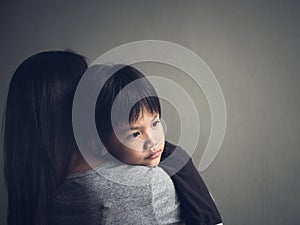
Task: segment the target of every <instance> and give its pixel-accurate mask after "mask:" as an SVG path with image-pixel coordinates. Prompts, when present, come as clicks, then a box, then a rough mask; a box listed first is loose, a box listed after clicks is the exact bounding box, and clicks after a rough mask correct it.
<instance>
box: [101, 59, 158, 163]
mask: <svg viewBox="0 0 300 225" xmlns="http://www.w3.org/2000/svg"><path fill="white" fill-rule="evenodd" d="M116 68H117V69H116ZM112 69H113V70H117V72H115V73H114V74H113V75H112V76H111V77H110V78H109V79H108V80H107V81H106V82H105V84H104V86H103V88H102V89H101V91H100V94H99V96H98V99H97V103H96V115H95V116H96V127H97V130H98V133H99V136H100V138H101V140H102V142H103V143H104V145H105V147H106V149H107V150H108V151H109V152H110V153H111V154H112V155H113V156H114V157H116V158H117V159H119V160H121V161H123V162H125V163H129V164H140V165H147V166H156V165H157V164H158V163H159V161H160V156H161V153H162V151H163V148H164V132H163V128H162V125H161V123H160V116H161V108H160V103H159V98H158V97H157V93H156V91H155V90H154V88H153V86H152V85H151V83H150V82H149V81H148V79H147V78H145V76H144V75H143V74H142V73H141V72H139V71H138V70H136V69H135V68H133V67H132V66H124V65H116V66H113V67H112Z"/></svg>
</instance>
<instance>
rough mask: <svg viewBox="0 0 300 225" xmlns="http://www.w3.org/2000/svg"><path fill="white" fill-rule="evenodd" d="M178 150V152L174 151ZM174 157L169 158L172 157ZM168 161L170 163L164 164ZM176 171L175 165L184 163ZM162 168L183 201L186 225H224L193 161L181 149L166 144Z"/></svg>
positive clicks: (183, 215) (183, 216)
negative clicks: (221, 224) (220, 224)
mask: <svg viewBox="0 0 300 225" xmlns="http://www.w3.org/2000/svg"><path fill="white" fill-rule="evenodd" d="M175 149H176V151H174V150H175ZM171 155H172V157H169V156H171ZM165 159H168V160H169V162H168V163H164V161H165ZM183 161H184V164H182V165H183V167H182V168H181V169H179V171H176V168H174V165H178V163H179V164H180V163H182V162H183ZM160 166H161V167H162V168H163V169H164V170H165V171H166V172H167V173H168V174H169V175H170V176H171V179H172V181H173V183H174V186H175V189H176V192H177V195H178V197H179V199H180V201H181V206H180V207H181V215H182V218H183V220H184V221H185V223H186V225H190V224H191V225H215V224H219V223H222V219H221V216H220V213H219V212H218V209H217V207H216V205H215V203H214V201H213V199H212V197H211V195H210V193H209V191H208V189H207V187H206V185H205V183H204V181H203V180H202V178H201V176H200V174H199V172H198V170H197V169H196V168H195V166H194V164H193V162H192V159H191V158H190V157H189V155H188V154H187V153H186V152H185V151H184V150H183V149H182V148H180V147H177V146H175V145H172V144H170V143H169V142H166V143H165V148H164V152H163V155H162V159H161V163H160Z"/></svg>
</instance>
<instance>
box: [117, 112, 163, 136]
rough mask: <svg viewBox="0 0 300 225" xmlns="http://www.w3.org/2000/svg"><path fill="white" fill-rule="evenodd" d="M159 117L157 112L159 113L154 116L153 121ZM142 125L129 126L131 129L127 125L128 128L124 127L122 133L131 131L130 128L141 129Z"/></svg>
mask: <svg viewBox="0 0 300 225" xmlns="http://www.w3.org/2000/svg"><path fill="white" fill-rule="evenodd" d="M158 117H159V115H158V114H157V115H155V116H154V117H153V119H152V122H153V121H154V120H156V119H157V118H158ZM141 128H142V127H139V126H129V129H128V127H126V128H123V129H121V131H120V132H121V133H126V132H128V131H130V130H139V129H141Z"/></svg>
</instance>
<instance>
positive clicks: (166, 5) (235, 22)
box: [0, 0, 300, 225]
mask: <svg viewBox="0 0 300 225" xmlns="http://www.w3.org/2000/svg"><path fill="white" fill-rule="evenodd" d="M29 2H30V1H23V2H21V1H20V2H19V3H3V1H2V2H1V3H0V4H1V7H0V10H1V13H0V17H1V18H0V23H1V27H2V28H1V30H2V31H1V42H0V46H1V52H0V57H1V60H0V61H1V62H2V63H1V67H0V79H1V83H0V86H1V87H0V109H1V112H2V110H3V106H4V101H5V98H6V93H7V89H8V82H9V80H10V78H11V76H12V73H13V71H14V69H15V68H16V67H17V65H18V64H19V63H20V62H21V61H22V60H23V59H24V58H26V57H27V56H29V55H31V54H33V53H36V52H38V51H41V50H47V49H65V48H71V49H74V50H76V51H78V52H80V53H81V54H83V55H86V56H87V57H88V58H89V59H90V61H91V62H92V61H93V60H94V59H95V58H97V57H98V56H100V55H101V54H103V53H104V52H105V51H107V50H109V49H111V48H113V47H116V46H118V45H120V44H123V43H127V42H131V41H136V40H144V39H160V40H165V41H171V42H175V43H178V44H180V45H183V46H185V47H187V48H189V49H191V50H192V51H194V52H195V53H197V54H198V55H199V56H201V57H202V58H203V59H204V60H205V61H206V63H207V64H208V65H209V66H210V68H211V69H212V70H213V72H214V73H215V75H216V77H217V79H218V81H219V83H220V85H221V87H222V90H223V93H224V97H225V100H226V105H227V113H228V123H227V130H226V134H225V139H224V142H223V145H222V147H221V151H220V153H219V154H218V156H217V158H216V160H215V161H214V162H213V164H212V165H211V166H210V167H209V168H208V169H207V170H205V171H204V172H202V173H201V175H202V176H203V178H204V180H205V181H206V183H207V185H208V187H209V189H210V191H211V193H212V194H213V196H214V198H215V200H216V203H217V205H218V207H219V209H220V212H221V213H222V216H223V219H224V223H225V224H228V225H229V224H230V225H240V224H247V225H252V224H266V225H271V224H272V225H274V224H278V225H279V224H280V225H281V224H285V225H289V224H290V225H294V224H300V217H299V215H297V214H299V212H300V199H299V198H300V197H299V196H300V195H299V190H300V181H299V171H300V166H299V165H300V164H299V160H300V151H299V150H300V138H299V136H300V120H299V118H298V116H299V115H300V102H299V98H298V97H299V94H300V76H299V71H300V63H299V62H298V60H299V58H300V44H299V41H300V32H299V31H300V30H299V28H300V26H299V21H300V15H299V12H300V4H299V3H300V2H299V1H297V0H294V1H287V0H275V1H234V0H228V1H221V0H219V1H217V0H212V1H183V0H182V1H177V0H172V1H170V0H168V1H167V0H163V1H119V2H117V1H107V2H104V1H94V2H93V1H65V2H62V1H61V2H60V1H57V2H56V3H54V2H53V1H51V2H52V3H50V1H49V3H41V1H36V2H31V3H29ZM200 95H201V94H199V96H200ZM199 98H200V99H204V98H203V96H202V97H199ZM203 102H205V100H203ZM199 105H200V106H199V107H200V108H201V104H199ZM204 105H205V103H204ZM202 115H203V117H202V118H201V120H202V122H203V124H204V131H203V133H201V139H200V140H201V144H199V145H200V149H201V148H203V147H204V146H205V138H207V137H208V132H207V130H208V129H207V128H208V127H209V126H210V125H209V122H207V118H208V119H209V116H208V115H209V113H208V111H207V107H203V113H202ZM170 130H171V129H169V131H168V135H169V136H172V132H171V131H170ZM201 132H202V131H201ZM200 157H201V150H199V151H198V152H196V153H195V154H194V156H193V158H194V161H195V162H196V164H197V163H199V160H200ZM1 165H2V161H1ZM1 171H2V170H1ZM0 185H1V190H3V189H4V184H3V175H2V174H1V182H0ZM0 196H1V201H0V210H1V211H0V224H5V212H6V202H5V201H6V194H5V192H4V191H1V192H0Z"/></svg>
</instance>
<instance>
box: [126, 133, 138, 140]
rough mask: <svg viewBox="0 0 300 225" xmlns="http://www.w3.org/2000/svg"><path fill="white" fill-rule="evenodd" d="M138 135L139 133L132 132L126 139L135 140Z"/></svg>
mask: <svg viewBox="0 0 300 225" xmlns="http://www.w3.org/2000/svg"><path fill="white" fill-rule="evenodd" d="M139 135H140V132H134V133H132V134H130V135H129V136H128V137H127V138H128V139H134V138H137V137H138V136H139Z"/></svg>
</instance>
